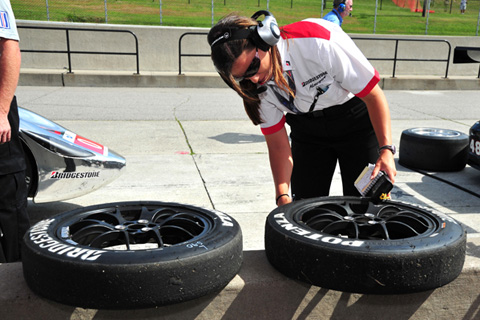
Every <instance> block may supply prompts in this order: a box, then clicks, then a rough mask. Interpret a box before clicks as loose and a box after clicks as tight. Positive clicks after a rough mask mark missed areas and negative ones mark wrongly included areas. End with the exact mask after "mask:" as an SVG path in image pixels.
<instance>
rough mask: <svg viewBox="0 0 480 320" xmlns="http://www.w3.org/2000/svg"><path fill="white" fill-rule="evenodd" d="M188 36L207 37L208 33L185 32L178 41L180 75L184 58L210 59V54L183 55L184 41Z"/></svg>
mask: <svg viewBox="0 0 480 320" xmlns="http://www.w3.org/2000/svg"><path fill="white" fill-rule="evenodd" d="M188 35H197V36H198V35H203V36H207V35H208V32H185V33H184V34H182V35H181V36H180V39H178V74H179V75H181V74H182V57H210V53H209V54H199V53H182V39H183V37H185V36H188ZM205 40H206V39H205Z"/></svg>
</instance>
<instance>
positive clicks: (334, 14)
mask: <svg viewBox="0 0 480 320" xmlns="http://www.w3.org/2000/svg"><path fill="white" fill-rule="evenodd" d="M323 19H325V20H327V21H330V22H333V23H335V24H338V25H339V26H342V22H343V19H342V16H341V15H340V13H338V11H337V10H335V9H333V10H332V11H330V12H329V13H327V14H326V15H324V16H323Z"/></svg>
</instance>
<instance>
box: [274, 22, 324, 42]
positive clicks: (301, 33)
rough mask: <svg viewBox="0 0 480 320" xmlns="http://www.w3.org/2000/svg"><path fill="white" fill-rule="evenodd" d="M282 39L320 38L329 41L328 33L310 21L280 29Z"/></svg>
mask: <svg viewBox="0 0 480 320" xmlns="http://www.w3.org/2000/svg"><path fill="white" fill-rule="evenodd" d="M282 31H285V32H282V33H281V34H282V38H283V39H286V38H288V39H296V38H321V39H325V40H330V31H329V30H327V29H325V28H324V27H322V26H321V25H319V24H316V23H314V22H310V21H299V22H295V23H292V24H289V25H286V26H284V27H283V28H282Z"/></svg>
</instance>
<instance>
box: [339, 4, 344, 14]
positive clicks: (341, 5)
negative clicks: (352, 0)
mask: <svg viewBox="0 0 480 320" xmlns="http://www.w3.org/2000/svg"><path fill="white" fill-rule="evenodd" d="M343 11H345V3H340V5H339V6H338V12H343Z"/></svg>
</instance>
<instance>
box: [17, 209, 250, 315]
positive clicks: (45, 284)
mask: <svg viewBox="0 0 480 320" xmlns="http://www.w3.org/2000/svg"><path fill="white" fill-rule="evenodd" d="M24 241H25V245H24V246H23V250H22V254H23V255H22V264H23V273H24V277H25V280H26V282H27V284H28V286H29V287H30V288H31V289H32V291H34V292H35V293H37V294H38V295H40V296H43V297H45V298H48V299H51V300H54V301H56V302H60V303H64V304H67V305H72V306H76V307H82V308H92V309H131V308H144V307H155V306H161V305H168V304H173V303H178V302H183V301H187V300H191V299H194V298H198V297H201V296H204V295H206V294H209V293H213V292H217V291H220V290H221V289H222V288H223V287H225V286H226V285H227V284H228V283H229V282H230V280H231V279H233V277H235V275H236V274H237V273H238V271H239V270H240V267H241V264H242V256H243V254H242V233H241V229H240V226H239V225H238V223H237V222H236V221H235V220H234V219H233V218H231V217H230V216H228V215H226V214H225V213H221V212H218V211H215V210H208V209H204V208H199V207H194V206H190V205H184V204H178V203H165V202H155V201H133V202H118V203H108V204H100V205H95V206H89V207H83V208H79V209H75V210H72V211H68V212H65V213H62V214H60V215H57V216H54V217H52V218H50V219H45V220H42V221H40V222H38V223H37V224H35V225H34V226H33V227H31V228H30V230H29V231H28V232H27V233H26V235H25V237H24Z"/></svg>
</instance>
